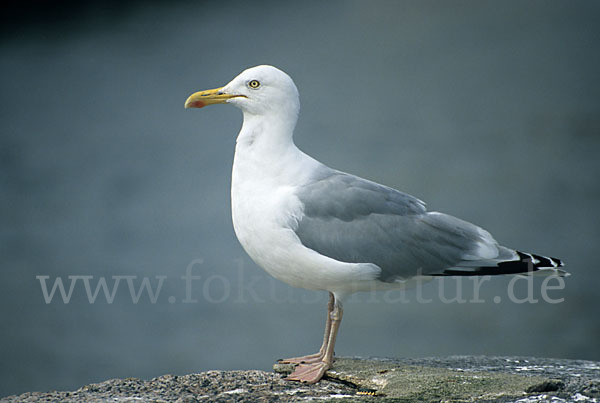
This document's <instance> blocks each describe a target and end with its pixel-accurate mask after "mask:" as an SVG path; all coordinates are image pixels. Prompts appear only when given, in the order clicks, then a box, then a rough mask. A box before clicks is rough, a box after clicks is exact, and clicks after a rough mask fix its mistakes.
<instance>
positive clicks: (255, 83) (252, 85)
mask: <svg viewBox="0 0 600 403" xmlns="http://www.w3.org/2000/svg"><path fill="white" fill-rule="evenodd" d="M248 87H250V88H253V89H257V88H258V87H260V82H259V81H258V80H252V81H250V82H249V83H248Z"/></svg>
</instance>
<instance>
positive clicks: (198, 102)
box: [185, 66, 567, 383]
mask: <svg viewBox="0 0 600 403" xmlns="http://www.w3.org/2000/svg"><path fill="white" fill-rule="evenodd" d="M219 103H228V104H231V105H234V106H236V107H238V108H240V109H241V110H242V112H243V119H244V120H243V125H242V128H241V130H240V133H239V134H238V137H237V142H236V147H235V157H234V162H233V172H232V182H231V206H232V220H233V227H234V229H235V233H236V235H237V238H238V239H239V241H240V243H241V245H242V246H243V248H244V249H245V250H246V252H247V253H248V255H249V256H250V257H251V258H252V260H254V262H256V263H257V264H258V265H259V266H261V267H262V268H264V269H265V270H266V271H267V272H268V273H269V274H271V275H272V276H273V277H275V278H277V279H279V280H281V281H284V282H286V283H288V284H290V285H292V286H295V287H303V288H307V289H311V290H323V291H328V292H329V303H328V309H327V311H328V312H327V321H326V326H325V335H324V337H323V344H322V346H321V348H320V350H319V352H318V353H316V354H311V355H307V356H303V357H295V358H290V359H286V360H282V362H284V363H294V364H297V366H296V367H295V370H294V372H293V373H292V374H291V375H289V376H288V377H287V378H286V379H288V380H294V381H301V382H307V383H314V382H318V381H319V380H320V379H321V378H322V377H323V375H324V373H325V371H326V370H327V369H329V368H331V366H332V364H333V349H334V345H335V340H336V335H337V331H338V328H339V326H340V322H341V320H342V312H343V310H342V301H343V300H344V298H345V297H347V296H348V295H350V294H352V293H354V292H357V291H371V290H389V289H394V288H401V287H406V286H407V285H409V284H410V283H411V281H413V282H414V280H415V279H431V278H433V277H435V276H448V275H450V276H465V275H467V276H473V275H499V274H518V273H525V274H532V273H535V274H554V275H566V274H567V273H566V272H565V271H563V270H561V269H559V267H561V266H563V263H562V262H561V261H560V260H559V259H556V258H551V257H545V256H540V255H535V254H531V253H523V252H519V251H516V250H513V249H510V248H507V247H504V246H501V245H499V244H498V243H497V242H496V240H495V239H494V238H493V237H492V235H490V233H489V232H487V231H485V230H484V229H482V228H480V227H478V226H476V225H473V224H471V223H468V222H466V221H463V220H460V219H458V218H455V217H452V216H450V215H447V214H444V213H439V212H435V211H432V212H429V211H427V210H426V208H425V203H423V202H422V201H421V200H419V199H417V198H415V197H413V196H411V195H409V194H406V193H403V192H400V191H398V190H395V189H392V188H390V187H387V186H384V185H380V184H378V183H375V182H372V181H369V180H366V179H362V178H360V177H358V176H354V175H350V174H347V173H344V172H340V171H337V170H334V169H331V168H329V167H327V166H325V165H324V164H322V163H320V162H319V161H317V160H315V159H313V158H312V157H310V156H308V155H307V154H305V153H303V152H302V151H300V150H299V149H298V148H297V147H296V145H295V144H294V142H293V139H292V135H293V132H294V127H295V126H296V121H297V119H298V113H299V111H300V101H299V96H298V90H297V88H296V85H295V84H294V82H293V81H292V79H291V78H290V77H289V76H288V75H287V74H286V73H284V72H283V71H281V70H279V69H277V68H275V67H272V66H257V67H252V68H249V69H247V70H245V71H243V72H242V73H240V74H239V75H238V76H237V77H235V78H234V79H233V80H232V81H231V82H229V83H228V84H227V85H225V86H224V87H221V88H216V89H213V90H206V91H200V92H196V93H194V94H192V95H190V97H189V98H188V99H187V100H186V102H185V107H186V108H202V107H204V106H207V105H211V104H219Z"/></svg>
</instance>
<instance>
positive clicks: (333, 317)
mask: <svg viewBox="0 0 600 403" xmlns="http://www.w3.org/2000/svg"><path fill="white" fill-rule="evenodd" d="M343 313H344V311H343V309H342V306H341V304H339V303H338V302H337V301H334V304H333V310H332V311H331V312H330V314H329V319H330V321H331V327H330V329H329V336H328V337H327V345H326V346H325V352H324V354H323V356H322V358H321V359H320V360H319V361H314V362H310V363H306V364H299V365H298V366H297V367H296V369H295V370H294V372H292V373H291V374H290V375H289V376H288V377H287V378H285V379H286V380H288V381H298V382H305V383H317V382H319V380H320V379H321V378H322V377H323V375H325V371H327V370H328V369H330V368H331V367H332V366H333V349H334V347H335V339H336V337H337V332H338V329H339V328H340V323H341V321H342V315H343Z"/></svg>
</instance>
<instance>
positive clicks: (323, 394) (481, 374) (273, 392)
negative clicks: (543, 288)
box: [1, 356, 600, 403]
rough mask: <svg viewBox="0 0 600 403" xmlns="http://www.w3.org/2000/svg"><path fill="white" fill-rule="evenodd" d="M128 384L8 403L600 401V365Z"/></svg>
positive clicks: (368, 362) (339, 366)
mask: <svg viewBox="0 0 600 403" xmlns="http://www.w3.org/2000/svg"><path fill="white" fill-rule="evenodd" d="M274 370H275V372H274V373H270V372H264V371H207V372H202V373H200V374H190V375H183V376H175V375H163V376H160V377H158V378H154V379H151V380H148V381H144V380H140V379H136V378H127V379H112V380H108V381H105V382H101V383H97V384H91V385H86V386H83V387H82V388H80V389H78V390H76V391H72V392H64V391H63V392H60V391H52V392H30V393H24V394H22V395H19V396H9V397H6V398H3V399H1V400H2V401H3V402H109V401H110V402H257V401H258V402H296V401H312V400H316V401H335V402H342V401H364V402H367V401H368V402H374V401H378V402H388V401H389V402H391V401H394V402H417V401H418V402H473V401H478V402H519V403H529V402H532V403H533V402H553V403H559V402H589V403H592V402H600V363H599V362H593V361H583V360H557V359H544V358H523V357H471V356H454V357H446V358H422V359H400V360H392V359H361V358H338V359H337V360H336V362H335V365H334V367H333V368H332V369H331V370H330V371H328V372H327V377H326V379H324V380H323V381H321V382H319V383H318V384H316V385H304V384H299V383H292V382H286V381H283V379H282V375H283V374H285V373H287V372H289V371H290V370H291V366H290V365H280V364H275V366H274Z"/></svg>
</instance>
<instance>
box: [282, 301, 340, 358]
mask: <svg viewBox="0 0 600 403" xmlns="http://www.w3.org/2000/svg"><path fill="white" fill-rule="evenodd" d="M334 302H335V298H334V296H333V294H332V293H329V302H328V303H327V320H326V322H325V335H324V336H323V344H322V345H321V348H320V349H319V352H318V353H315V354H309V355H304V356H302V357H293V358H285V359H282V360H279V362H280V363H281V364H309V363H312V362H319V361H321V360H322V359H323V357H324V356H325V350H326V349H327V343H329V333H330V332H331V312H332V311H333V306H334Z"/></svg>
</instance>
